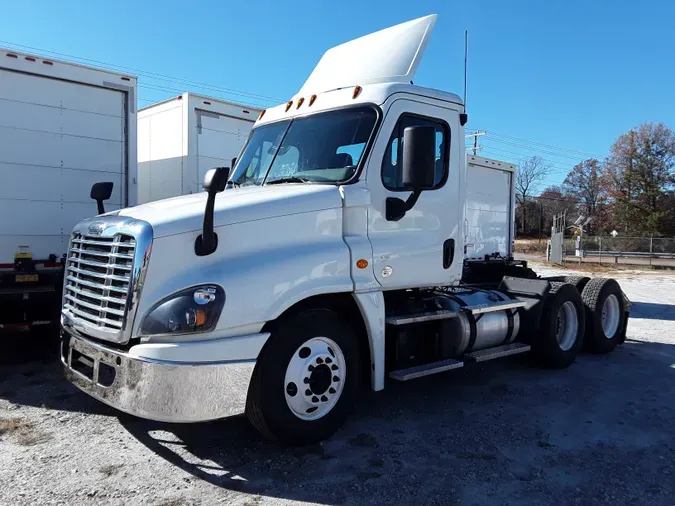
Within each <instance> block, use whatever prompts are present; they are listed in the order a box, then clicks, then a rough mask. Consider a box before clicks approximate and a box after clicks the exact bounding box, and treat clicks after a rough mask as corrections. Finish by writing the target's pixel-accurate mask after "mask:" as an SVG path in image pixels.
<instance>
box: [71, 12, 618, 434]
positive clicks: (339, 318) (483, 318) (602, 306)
mask: <svg viewBox="0 0 675 506" xmlns="http://www.w3.org/2000/svg"><path fill="white" fill-rule="evenodd" d="M435 21H436V17H435V16H428V17H424V18H421V19H417V20H413V21H410V22H407V23H404V24H401V25H398V26H394V27H392V28H388V29H386V30H382V31H380V32H377V33H374V34H371V35H368V36H365V37H362V38H360V39H356V40H353V41H351V42H347V43H345V44H343V45H340V46H337V47H335V48H333V49H331V50H329V51H328V52H327V53H325V55H324V56H323V58H322V59H321V61H320V62H319V64H318V66H317V67H316V68H315V69H314V71H313V73H312V74H311V75H310V77H309V79H308V80H307V81H306V83H305V84H304V86H303V87H302V89H301V90H300V91H299V93H298V94H297V95H296V96H294V97H293V98H292V100H290V101H289V102H288V103H286V104H283V105H280V106H278V107H274V108H271V109H268V110H266V111H263V112H262V113H261V114H260V117H259V119H258V120H257V122H256V124H255V126H254V128H253V130H252V131H251V134H250V136H249V138H248V141H247V143H246V145H245V147H244V148H243V150H242V152H241V154H240V156H239V157H238V161H237V162H236V164H235V166H234V167H233V169H232V170H231V171H229V170H228V169H223V168H219V169H215V170H212V171H209V173H207V176H206V177H205V180H204V187H205V189H206V190H207V192H205V193H200V194H193V195H189V196H182V197H177V198H173V199H168V200H162V201H158V202H155V203H151V204H146V205H142V206H138V207H135V208H128V209H124V210H122V211H119V212H112V213H108V214H103V215H102V216H98V217H96V218H93V219H88V220H85V221H83V222H81V223H80V224H78V225H77V226H76V227H75V229H74V230H73V233H72V237H71V240H70V244H71V248H70V252H69V254H68V258H67V265H66V270H67V272H66V278H65V279H66V281H65V288H64V298H63V311H62V347H61V349H62V361H63V365H64V370H65V374H66V376H67V377H68V378H69V379H70V380H71V381H72V382H73V383H74V384H75V385H77V386H78V387H79V388H80V389H82V390H84V391H85V392H87V393H89V394H90V395H92V396H94V397H95V398H97V399H99V400H101V401H103V402H105V403H107V404H109V405H111V406H114V407H116V408H118V409H120V410H122V411H126V412H128V413H132V414H135V415H137V416H140V417H145V418H149V419H154V420H162V421H170V422H198V421H205V420H212V419H217V418H221V417H226V416H229V415H232V414H236V413H240V412H242V411H245V412H246V413H247V415H248V417H249V419H250V420H251V422H252V423H253V425H255V427H256V428H257V429H259V430H260V432H262V433H263V434H264V435H265V436H267V437H270V438H276V439H278V440H281V441H284V442H287V443H293V444H305V443H310V442H313V441H317V440H320V439H322V438H326V437H329V436H330V435H331V434H332V433H333V432H334V431H335V430H336V429H337V428H338V427H339V426H340V425H341V424H342V423H343V422H344V420H345V418H346V417H347V414H348V412H349V409H350V406H351V405H352V402H353V401H354V398H355V396H357V395H359V392H360V391H361V390H360V389H362V388H366V387H370V388H371V389H373V390H382V389H383V388H384V387H385V384H386V383H387V382H389V381H394V380H398V381H407V380H412V379H414V378H418V377H420V376H426V375H430V374H434V373H440V372H443V371H447V370H450V369H456V368H460V367H465V366H468V365H470V364H471V363H474V362H481V361H485V360H490V359H494V358H498V357H502V356H506V355H512V354H516V353H523V352H531V353H532V354H533V356H534V357H535V359H536V361H537V362H538V363H539V364H541V365H542V366H546V367H554V368H561V367H567V366H569V365H570V364H571V363H572V362H573V361H574V360H575V357H576V356H577V355H578V354H579V352H580V351H581V349H582V346H583V345H585V346H586V347H587V348H588V349H590V350H591V351H593V352H599V353H605V352H609V351H610V350H612V349H613V348H614V347H615V346H616V345H617V344H619V343H621V342H622V341H623V340H624V339H625V332H626V323H627V320H628V313H629V309H630V302H629V301H628V300H627V298H626V297H625V296H624V294H623V292H622V291H621V289H620V288H619V286H618V285H617V283H616V282H615V281H614V280H611V279H591V280H588V279H587V278H580V279H563V278H561V279H558V280H551V279H542V278H540V277H538V276H537V275H536V274H535V273H534V272H533V271H532V270H531V269H529V268H528V267H527V265H526V264H525V263H524V262H518V261H515V260H514V259H513V257H512V249H511V248H512V239H513V236H512V233H513V218H514V214H513V209H514V198H513V176H514V170H515V169H514V168H513V167H512V166H509V165H508V164H504V163H500V162H494V161H491V160H487V159H482V158H477V157H469V159H467V158H466V157H465V152H464V125H465V123H466V121H467V115H466V111H465V109H464V106H463V104H462V101H461V99H460V98H459V97H458V96H457V95H454V94H451V93H446V92H442V91H438V90H433V89H426V88H422V87H418V86H415V85H413V84H412V82H411V81H412V79H413V76H414V74H415V70H416V69H417V67H418V65H419V62H420V58H421V57H422V54H423V53H424V49H425V47H426V45H427V42H428V39H429V36H430V34H431V31H432V28H433V26H434V24H435ZM223 190H224V191H223Z"/></svg>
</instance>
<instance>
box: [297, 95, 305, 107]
mask: <svg viewBox="0 0 675 506" xmlns="http://www.w3.org/2000/svg"><path fill="white" fill-rule="evenodd" d="M304 101H305V99H304V98H299V99H298V105H296V106H295V108H296V109H300V106H301V105H302V103H303V102H304Z"/></svg>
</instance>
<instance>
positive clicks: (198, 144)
mask: <svg viewBox="0 0 675 506" xmlns="http://www.w3.org/2000/svg"><path fill="white" fill-rule="evenodd" d="M259 114H260V109H258V108H256V107H251V106H248V105H242V104H237V103H234V102H226V101H224V100H219V99H216V98H212V97H206V96H203V95H197V94H194V93H183V94H182V95H178V96H177V97H174V98H171V99H169V100H165V101H163V102H159V103H157V104H153V105H150V106H148V107H144V108H142V109H140V110H139V111H138V202H139V204H145V203H147V202H152V201H154V200H160V199H165V198H169V197H177V196H179V195H188V194H190V193H197V192H200V191H203V189H202V181H203V180H204V175H205V174H206V171H208V170H209V169H212V168H214V167H231V166H232V159H233V158H235V157H236V156H237V155H238V154H239V151H240V150H241V148H242V146H243V145H244V143H245V142H246V139H247V138H248V134H249V132H250V131H251V128H253V124H254V123H255V120H256V118H257V117H258V115H259Z"/></svg>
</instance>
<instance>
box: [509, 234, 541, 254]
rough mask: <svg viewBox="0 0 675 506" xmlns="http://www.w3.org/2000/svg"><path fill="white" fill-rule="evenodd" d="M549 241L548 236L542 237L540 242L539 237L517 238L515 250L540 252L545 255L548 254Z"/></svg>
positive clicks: (518, 251)
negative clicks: (547, 244)
mask: <svg viewBox="0 0 675 506" xmlns="http://www.w3.org/2000/svg"><path fill="white" fill-rule="evenodd" d="M547 241H548V238H542V239H541V242H539V239H516V240H515V244H514V246H513V250H514V251H515V252H516V253H529V254H534V253H540V254H542V255H544V254H546V243H547Z"/></svg>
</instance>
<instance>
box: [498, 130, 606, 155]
mask: <svg viewBox="0 0 675 506" xmlns="http://www.w3.org/2000/svg"><path fill="white" fill-rule="evenodd" d="M488 133H489V134H491V135H495V136H497V137H504V138H506V139H510V140H513V141H520V142H521V143H527V144H534V145H538V146H543V147H545V148H548V149H555V150H558V151H567V152H569V153H572V154H577V155H581V156H584V157H587V158H588V157H590V158H598V159H601V158H604V157H603V156H597V155H594V154H591V153H588V152H585V151H580V150H576V149H569V148H562V147H559V146H553V145H551V144H544V143H543V142H537V141H533V140H529V139H523V138H521V137H515V136H513V135H507V134H501V133H499V132H494V131H488Z"/></svg>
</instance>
